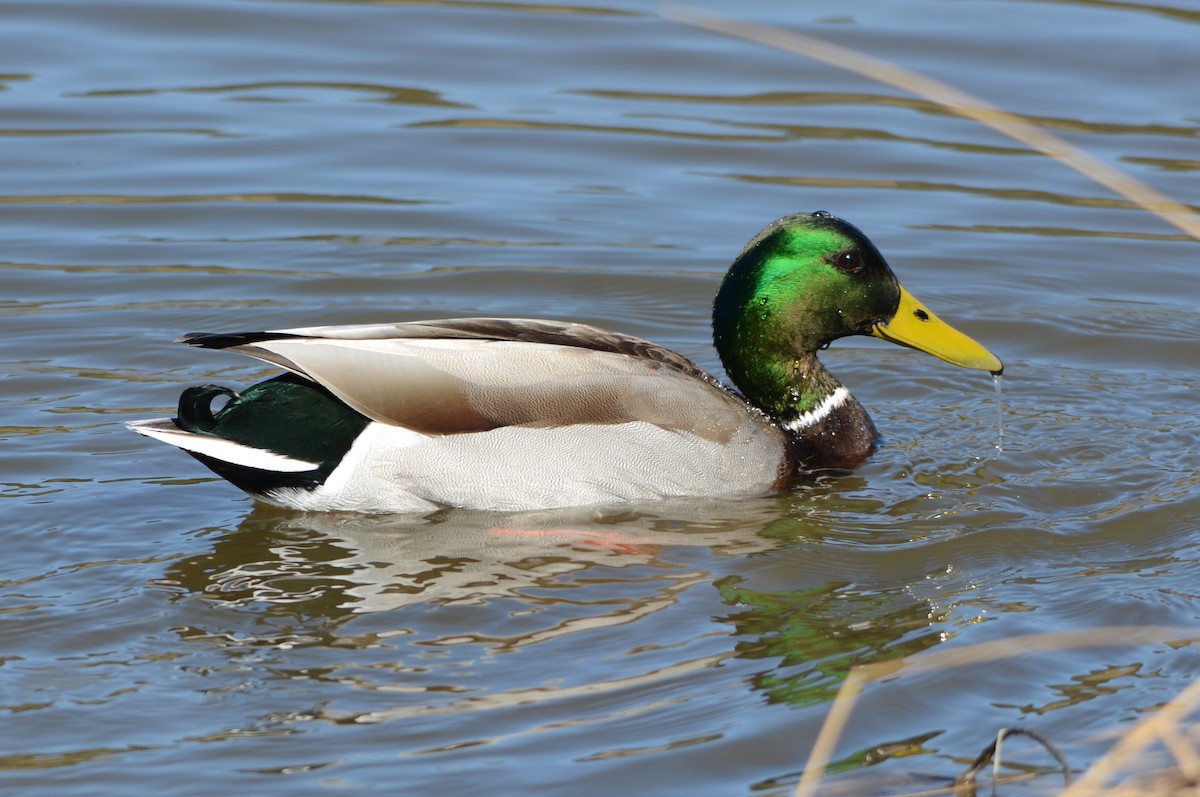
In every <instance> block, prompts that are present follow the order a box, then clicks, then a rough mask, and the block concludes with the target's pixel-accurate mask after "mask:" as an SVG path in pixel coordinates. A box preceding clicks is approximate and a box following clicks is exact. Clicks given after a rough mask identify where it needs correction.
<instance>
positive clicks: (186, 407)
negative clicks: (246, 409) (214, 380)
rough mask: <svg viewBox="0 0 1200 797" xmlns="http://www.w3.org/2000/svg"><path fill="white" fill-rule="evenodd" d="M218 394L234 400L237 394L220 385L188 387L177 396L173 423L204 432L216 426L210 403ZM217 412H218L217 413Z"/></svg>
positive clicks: (186, 428)
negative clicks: (176, 411) (176, 415)
mask: <svg viewBox="0 0 1200 797" xmlns="http://www.w3.org/2000/svg"><path fill="white" fill-rule="evenodd" d="M220 396H225V397H227V398H229V399H230V400H232V401H236V400H237V398H238V394H237V393H235V392H234V391H232V390H230V389H229V388H227V387H223V386H221V385H198V386H196V387H189V388H188V389H186V390H184V391H183V393H182V394H181V395H180V396H179V409H178V417H177V418H176V419H175V423H176V424H178V426H179V427H180V428H181V429H183V430H184V431H187V432H197V433H199V434H204V433H206V432H212V431H213V429H215V428H216V425H217V418H216V415H214V414H213V409H212V403H213V401H214V400H216V399H217V398H218V397H220ZM218 414H219V413H218Z"/></svg>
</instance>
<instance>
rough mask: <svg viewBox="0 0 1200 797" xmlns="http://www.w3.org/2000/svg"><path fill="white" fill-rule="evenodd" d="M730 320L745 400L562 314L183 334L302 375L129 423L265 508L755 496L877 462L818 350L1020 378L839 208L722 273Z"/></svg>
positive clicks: (692, 367) (862, 425) (728, 362)
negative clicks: (892, 351) (915, 289)
mask: <svg viewBox="0 0 1200 797" xmlns="http://www.w3.org/2000/svg"><path fill="white" fill-rule="evenodd" d="M712 326H713V338H714V341H715V344H716V349H717V352H718V354H719V355H720V358H721V362H722V364H723V365H724V366H725V371H726V373H727V374H728V375H729V378H730V379H731V380H732V381H733V384H734V385H736V386H737V388H738V390H740V391H741V392H740V393H738V392H735V391H733V390H731V389H730V388H728V387H726V386H724V385H723V384H721V382H720V381H718V380H717V379H716V378H715V377H713V376H711V375H710V374H708V373H707V372H705V371H704V370H703V369H701V368H700V367H699V366H697V365H696V364H695V363H693V362H691V361H690V360H688V359H687V358H685V357H683V356H681V355H679V354H676V353H675V352H673V351H670V350H669V349H665V348H663V347H662V346H658V345H656V344H654V343H650V342H648V341H645V340H641V339H639V338H636V337H632V336H630V335H624V334H621V333H619V332H609V331H606V330H603V329H598V328H596V327H591V326H586V325H583V324H573V323H566V322H559V321H535V320H528V319H514V318H470V319H449V320H440V321H416V322H405V323H398V324H377V325H366V326H324V327H307V328H299V329H284V330H279V331H274V332H240V333H234V334H202V333H192V334H188V335H186V336H184V337H183V338H181V339H180V340H181V342H183V343H187V344H188V345H190V346H196V347H199V348H204V349H227V350H229V351H234V352H238V353H239V354H245V355H248V356H250V357H254V358H257V359H259V360H263V361H265V362H268V363H271V364H273V365H276V366H279V367H280V368H283V369H285V373H283V374H281V375H280V376H276V377H274V378H272V379H268V380H267V381H265V382H261V383H259V384H256V385H254V386H252V387H250V388H247V389H246V390H245V391H243V392H241V393H235V392H234V391H233V390H230V389H229V388H226V387H221V386H216V385H203V386H199V387H191V388H188V389H187V390H185V391H184V392H183V394H182V395H181V396H180V399H179V409H178V415H177V416H176V417H175V418H160V419H153V420H145V421H135V422H133V423H130V424H129V426H130V427H131V428H132V429H133V430H134V431H136V432H138V433H139V434H143V435H146V436H148V437H153V438H155V439H158V440H162V441H163V442H166V443H170V444H172V445H175V446H178V447H179V448H182V449H183V450H184V451H187V452H188V453H189V454H191V455H192V456H193V457H195V458H196V459H198V460H200V462H202V463H203V464H204V465H206V466H207V467H208V468H209V469H211V470H212V471H213V472H215V473H216V474H217V475H219V476H221V477H223V478H225V479H227V480H229V481H230V482H232V483H233V484H234V485H236V486H237V487H239V488H241V489H242V490H244V491H245V492H247V493H249V494H250V495H251V496H253V497H254V498H257V499H259V500H261V501H265V502H267V503H270V504H275V505H277V506H282V507H288V508H293V509H301V510H334V511H337V510H346V511H360V512H423V511H429V510H433V509H436V508H441V507H469V508H475V509H489V510H527V509H538V508H551V507H565V506H584V505H596V504H609V503H618V502H625V501H634V500H639V501H644V500H657V499H660V498H665V497H679V496H713V497H715V496H749V495H756V494H766V493H769V492H771V491H774V490H780V489H782V488H784V487H785V486H786V485H787V484H788V482H789V479H791V478H792V476H793V475H795V474H796V473H797V472H798V471H802V470H809V469H817V468H849V467H853V466H854V465H856V464H858V463H859V462H861V461H862V460H863V459H864V458H865V457H866V456H867V455H869V454H870V453H871V452H872V451H873V450H874V448H875V446H876V444H877V439H878V432H877V431H876V429H875V425H874V424H873V423H872V422H871V419H870V417H869V416H868V415H867V412H866V410H865V409H864V408H863V406H862V405H861V404H860V403H859V402H858V401H857V400H856V399H855V398H854V397H853V396H851V395H850V392H849V391H848V390H847V389H846V388H845V387H843V386H842V385H841V384H840V383H839V382H838V381H837V379H835V378H834V377H833V375H832V374H830V373H829V371H827V370H826V369H825V367H824V366H823V365H822V364H821V362H820V361H819V360H818V359H817V351H818V350H819V349H823V348H825V347H826V346H828V345H829V343H830V342H831V341H833V340H835V339H837V338H841V337H845V336H848V335H873V336H875V337H877V338H882V339H884V340H889V341H892V342H893V343H898V344H900V345H902V346H909V347H912V348H915V349H920V350H922V351H925V352H928V353H929V354H932V355H934V356H935V357H939V358H941V359H943V360H945V361H947V362H950V363H953V364H954V365H959V366H962V367H964V368H973V369H978V370H983V371H990V372H992V373H994V374H999V373H1000V372H1001V371H1002V370H1003V365H1002V364H1001V363H1000V360H998V359H997V358H996V357H995V356H994V355H993V354H991V353H990V352H989V351H988V350H987V349H985V348H983V347H982V346H981V345H980V344H978V343H976V342H975V341H974V340H972V339H971V338H969V337H967V336H966V335H964V334H962V333H961V332H958V331H957V330H955V329H953V328H952V327H950V326H949V325H947V324H946V323H944V322H942V321H940V320H939V319H938V318H937V317H936V316H935V315H934V314H933V313H932V312H930V311H929V310H928V309H926V308H925V307H924V305H922V304H921V303H920V302H918V301H917V300H916V299H915V298H913V296H912V295H911V294H910V293H908V291H906V290H905V289H904V288H903V287H901V286H900V284H899V283H898V282H897V281H896V278H895V276H894V275H893V274H892V271H891V269H890V268H889V267H888V265H887V263H886V261H885V260H884V259H883V256H882V255H881V254H880V253H879V251H878V250H877V249H876V248H875V246H874V245H873V244H872V243H871V242H870V241H869V240H868V239H867V237H866V236H865V235H863V233H862V232H860V231H859V230H858V229H857V228H856V227H854V226H852V225H851V224H849V223H847V222H845V221H843V220H841V219H839V218H836V217H834V216H831V215H830V214H828V213H826V212H824V211H820V212H817V213H801V214H796V215H792V216H787V217H785V218H782V219H779V220H778V221H776V222H774V223H772V224H770V225H769V226H767V227H766V228H765V229H764V230H762V232H760V233H759V234H758V235H756V236H754V238H753V239H752V240H751V241H750V242H749V243H748V244H747V245H746V247H745V248H744V249H743V250H742V251H741V254H739V255H738V256H737V259H735V260H734V262H733V265H732V266H731V267H730V269H729V272H728V273H727V274H726V275H725V279H724V281H723V282H722V283H721V287H720V289H719V291H718V292H717V296H716V300H715V302H714V304H713V321H712ZM221 402H224V404H223V406H221V407H220V408H219V409H214V406H215V405H217V404H219V403H221Z"/></svg>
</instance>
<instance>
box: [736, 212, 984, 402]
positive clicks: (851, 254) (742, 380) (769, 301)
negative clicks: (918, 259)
mask: <svg viewBox="0 0 1200 797" xmlns="http://www.w3.org/2000/svg"><path fill="white" fill-rule="evenodd" d="M847 335H873V336H875V337H879V338H883V339H884V340H890V341H892V342H894V343H899V344H901V345H904V346H909V347H912V348H915V349H920V350H922V351H925V352H928V353H929V354H932V355H934V356H935V357H940V358H941V359H943V360H946V361H947V362H950V363H954V364H955V365H960V366H963V367H965V368H975V369H979V370H984V371H991V372H993V373H999V372H1000V371H1001V370H1003V367H1004V366H1003V365H1002V364H1001V363H1000V360H998V359H997V358H996V357H995V356H994V355H993V354H991V353H990V352H989V351H988V350H987V349H985V348H983V347H982V346H980V345H979V344H978V343H976V342H975V341H974V340H972V339H971V338H969V337H967V336H966V335H964V334H962V333H961V332H958V331H957V330H955V329H954V328H953V327H951V326H949V325H948V324H946V323H944V322H942V321H940V320H939V319H938V318H937V317H936V316H935V315H934V314H933V313H932V312H930V311H929V310H928V309H926V308H925V307H924V306H923V305H921V303H920V302H918V301H917V300H916V299H914V298H913V296H912V295H911V294H910V293H908V291H906V290H904V288H903V287H902V286H901V285H900V283H899V282H897V281H896V277H895V275H893V274H892V270H891V269H890V268H889V267H888V264H887V262H886V261H885V260H884V259H883V255H881V254H880V253H879V250H878V249H876V248H875V245H874V244H872V243H871V242H870V241H869V240H868V239H867V237H866V236H865V235H863V234H862V232H860V231H859V230H858V228H856V227H854V226H853V225H852V224H849V223H848V222H845V221H843V220H841V219H839V218H836V217H834V216H831V215H830V214H828V213H825V212H817V213H798V214H796V215H793V216H786V217H784V218H782V219H780V220H778V221H776V222H774V223H772V224H770V225H769V226H767V228H766V229H764V230H763V231H762V232H760V233H759V234H758V235H756V236H755V237H754V239H753V240H751V241H750V243H748V244H747V245H746V247H745V248H744V249H743V250H742V252H741V254H739V255H738V256H737V259H736V260H735V261H734V263H733V265H732V266H731V267H730V269H729V273H728V274H726V275H725V280H724V282H723V283H722V284H721V289H720V291H719V292H718V293H717V298H716V301H715V303H714V305H713V336H714V340H715V342H716V346H717V352H718V353H719V354H720V356H721V361H722V362H723V363H724V365H725V369H726V371H727V372H728V373H729V376H730V378H731V379H732V380H733V381H734V383H735V384H737V386H738V387H739V388H740V389H741V390H742V391H743V392H744V393H745V394H746V396H747V398H750V399H751V400H752V401H755V402H756V403H759V404H760V406H763V407H764V408H765V409H768V411H771V410H772V409H776V408H775V407H774V406H773V405H775V404H777V403H778V401H781V400H782V398H775V397H774V396H775V394H778V393H779V392H780V390H781V388H783V389H784V392H790V393H792V394H794V393H795V392H796V390H797V389H800V390H801V391H803V388H804V385H803V384H801V383H802V382H803V379H804V377H805V376H806V375H807V374H808V373H809V372H810V371H812V370H813V369H815V368H816V367H817V366H816V365H815V363H816V357H815V355H816V352H817V350H818V349H821V348H823V347H825V346H827V345H829V343H830V342H832V341H834V340H836V339H837V338H841V337H846V336H847ZM835 384H836V383H835ZM798 386H799V388H798Z"/></svg>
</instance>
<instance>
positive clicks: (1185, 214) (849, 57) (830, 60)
mask: <svg viewBox="0 0 1200 797" xmlns="http://www.w3.org/2000/svg"><path fill="white" fill-rule="evenodd" d="M663 15H664V16H665V17H667V18H668V19H671V20H674V21H676V22H682V23H683V24H685V25H692V26H694V27H697V28H703V29H705V30H710V31H713V32H715V33H722V34H724V35H726V36H732V37H734V38H737V39H744V40H746V41H752V42H757V43H758V44H765V45H767V46H768V47H775V48H777V49H780V50H786V51H787V52H790V53H796V54H797V55H803V56H806V57H808V58H813V59H815V60H817V61H824V62H825V63H827V64H832V65H834V66H837V67H840V68H842V69H845V70H848V71H850V72H856V73H858V74H860V75H862V76H864V77H867V78H870V79H871V80H874V81H877V82H879V83H884V84H887V85H889V86H895V87H896V88H899V89H901V90H903V91H907V92H909V93H910V94H915V95H917V96H919V97H924V98H925V99H927V100H929V101H931V102H934V103H936V104H938V105H940V106H942V107H943V108H945V109H946V110H947V111H950V112H951V113H955V114H958V115H959V116H963V117H965V118H967V119H973V120H975V121H976V122H979V123H980V124H983V125H987V126H988V127H990V128H992V129H993V130H996V131H998V132H1000V133H1002V134H1004V135H1006V136H1008V137H1009V138H1012V139H1015V140H1017V141H1020V142H1021V143H1022V144H1025V145H1026V146H1027V147H1029V148H1031V149H1034V150H1037V151H1038V152H1041V153H1042V154H1044V155H1047V156H1049V157H1051V158H1054V159H1055V160H1056V161H1058V162H1059V163H1061V164H1063V165H1064V166H1067V167H1069V168H1071V169H1074V170H1075V171H1077V172H1080V173H1081V174H1083V175H1085V176H1087V177H1089V178H1091V179H1092V180H1095V181H1096V182H1097V183H1100V184H1101V185H1103V186H1105V187H1107V188H1108V189H1109V190H1111V191H1112V192H1113V193H1116V194H1119V195H1120V196H1123V197H1125V198H1126V199H1128V200H1129V201H1130V202H1133V203H1134V204H1136V205H1138V206H1139V207H1141V208H1144V209H1145V210H1147V211H1149V212H1151V213H1153V214H1155V215H1156V216H1158V217H1159V218H1161V219H1162V220H1163V221H1165V222H1167V223H1168V224H1170V225H1172V226H1174V227H1176V228H1178V229H1180V230H1182V231H1183V232H1185V233H1187V234H1188V235H1189V236H1191V237H1192V238H1193V239H1195V240H1200V215H1198V214H1197V213H1196V211H1194V210H1193V209H1192V208H1190V207H1188V206H1187V205H1184V204H1181V203H1179V202H1176V201H1175V200H1173V199H1171V198H1170V197H1168V196H1167V195H1166V194H1163V193H1162V192H1160V191H1158V190H1157V189H1154V188H1151V187H1150V186H1148V185H1146V184H1145V183H1143V182H1141V181H1140V180H1137V179H1135V178H1134V177H1131V176H1130V175H1128V174H1125V173H1124V172H1122V171H1121V170H1120V169H1117V168H1114V167H1112V166H1109V165H1108V164H1107V163H1105V162H1104V161H1102V160H1100V159H1099V158H1096V157H1094V156H1092V155H1089V154H1088V153H1087V152H1085V151H1083V150H1082V149H1080V148H1078V147H1076V146H1074V145H1073V144H1071V143H1070V142H1068V141H1065V140H1064V139H1062V138H1059V137H1058V136H1056V135H1054V134H1053V133H1050V132H1047V131H1046V130H1042V129H1041V128H1039V127H1036V126H1034V125H1032V124H1030V123H1029V122H1027V121H1025V120H1024V119H1022V118H1021V117H1019V116H1016V115H1015V114H1011V113H1009V112H1007V111H1004V110H1001V109H1000V108H997V107H995V106H994V105H990V104H988V103H986V102H984V101H983V100H981V99H979V98H978V97H975V96H973V95H971V94H968V93H967V92H965V91H962V90H961V89H957V88H955V87H953V86H951V85H948V84H946V83H943V82H941V81H940V80H936V79H934V78H931V77H929V76H927V75H922V74H921V73H919V72H914V71H912V70H909V69H905V68H903V67H899V66H896V65H895V64H891V63H888V62H887V61H883V60H881V59H878V58H873V57H871V56H869V55H864V54H863V53H860V52H857V51H855V50H851V49H849V48H847V47H841V46H839V45H836V44H830V43H829V42H827V41H822V40H821V39H818V38H815V37H813V36H808V35H805V34H803V33H797V32H795V31H789V30H782V29H780V28H773V27H770V26H767V25H757V24H754V23H752V22H742V21H740V20H734V19H729V18H726V17H720V16H717V15H714V14H709V13H706V12H703V11H699V10H696V9H694V8H690V7H688V6H683V5H675V4H671V5H668V6H666V7H665V8H664V9H663Z"/></svg>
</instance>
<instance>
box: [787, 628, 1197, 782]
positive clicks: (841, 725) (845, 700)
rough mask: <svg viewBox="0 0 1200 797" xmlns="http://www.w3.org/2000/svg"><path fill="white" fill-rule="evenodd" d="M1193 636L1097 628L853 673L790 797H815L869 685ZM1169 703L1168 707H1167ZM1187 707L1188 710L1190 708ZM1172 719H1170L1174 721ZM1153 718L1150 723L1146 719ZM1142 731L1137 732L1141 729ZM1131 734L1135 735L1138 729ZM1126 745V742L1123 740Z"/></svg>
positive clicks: (1182, 631)
mask: <svg viewBox="0 0 1200 797" xmlns="http://www.w3.org/2000/svg"><path fill="white" fill-rule="evenodd" d="M1195 633H1196V629H1194V628H1178V627H1174V626H1123V625H1119V626H1101V627H1097V628H1087V629H1083V630H1080V631H1063V632H1057V633H1046V634H1029V635H1027V636H1019V637H1012V638H1009V639H997V640H994V641H991V642H980V643H977V644H974V645H966V646H964V647H961V648H948V649H942V650H933V651H930V652H926V653H922V654H920V655H918V656H912V657H910V658H907V659H893V660H890V661H880V662H874V663H872V664H864V665H861V666H859V667H854V668H853V669H851V670H850V672H849V673H847V675H846V679H845V680H844V681H842V686H841V688H840V689H839V690H838V693H837V696H836V697H835V698H834V701H833V705H832V706H831V707H830V709H829V713H828V714H827V715H826V717H825V723H824V724H823V725H822V726H821V730H820V732H819V733H818V734H817V739H816V741H815V742H814V743H813V749H812V752H811V753H810V754H809V759H808V763H807V764H806V765H805V767H804V772H803V773H802V774H801V776H800V782H799V783H797V784H796V791H795V793H794V797H814V795H815V794H816V793H817V785H818V784H819V782H820V780H821V778H822V777H823V776H824V774H825V768H826V767H827V766H828V764H829V760H830V758H831V757H832V756H833V751H834V748H835V747H836V746H837V743H838V740H839V739H840V738H841V735H842V731H843V730H844V729H845V727H846V724H847V722H848V721H849V719H850V714H851V712H852V711H853V710H854V704H855V702H857V699H858V695H859V694H861V692H862V689H863V687H864V686H866V685H867V684H868V683H870V682H872V681H877V680H879V679H881V678H886V677H888V676H900V675H906V676H907V675H920V674H923V673H928V672H936V671H941V670H947V669H950V668H953V667H966V666H970V665H975V664H991V663H995V662H997V661H1001V660H1004V659H1012V658H1017V657H1018V656H1026V655H1029V654H1031V653H1046V652H1054V651H1062V650H1074V649H1077V648H1089V647H1113V646H1118V645H1145V644H1152V643H1161V642H1165V641H1167V640H1180V639H1192V638H1194V635H1195ZM1193 690H1196V691H1195V696H1194V697H1191V698H1189V700H1190V701H1192V702H1195V701H1200V681H1197V682H1196V683H1195V684H1192V686H1190V687H1188V689H1187V690H1185V692H1183V693H1182V694H1181V695H1180V696H1179V697H1178V698H1176V700H1179V699H1180V698H1182V697H1183V696H1184V695H1188V694H1190V693H1191V692H1192V691H1193ZM1174 702H1175V701H1172V703H1174ZM1168 705H1170V704H1168ZM1188 705H1189V706H1190V705H1191V702H1189V703H1188ZM1189 710H1190V709H1189ZM1164 711H1165V709H1164ZM1175 713H1178V712H1175ZM1175 713H1173V714H1172V715H1171V716H1172V717H1173V716H1175ZM1156 716H1157V715H1156ZM1154 718H1155V717H1151V718H1150V719H1151V720H1152V719H1154ZM1148 721H1149V720H1147V721H1146V722H1148ZM1144 724H1145V722H1143V723H1141V725H1144ZM1141 725H1139V726H1138V727H1141ZM1134 730H1135V731H1136V730H1137V728H1135V729H1134ZM1155 738H1158V736H1154V737H1152V738H1151V739H1150V741H1153V739H1155ZM1126 739H1128V736H1127V737H1126ZM1124 742H1125V740H1122V742H1121V743H1119V744H1118V745H1117V747H1121V745H1122V744H1124ZM1142 747H1144V745H1141V746H1139V747H1138V748H1137V749H1138V750H1140V749H1142ZM1116 750H1117V748H1114V749H1113V752H1116ZM1111 754H1112V753H1110V755H1111ZM1106 757H1107V756H1106ZM1102 760H1103V759H1102ZM1124 760H1125V759H1121V762H1122V763H1123V762H1124ZM1097 763H1099V762H1097ZM1089 772H1090V770H1089ZM1068 794H1070V797H1081V795H1087V794H1091V792H1080V793H1079V794H1073V793H1070V792H1068V793H1067V794H1064V795H1063V797H1067V795H1068Z"/></svg>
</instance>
